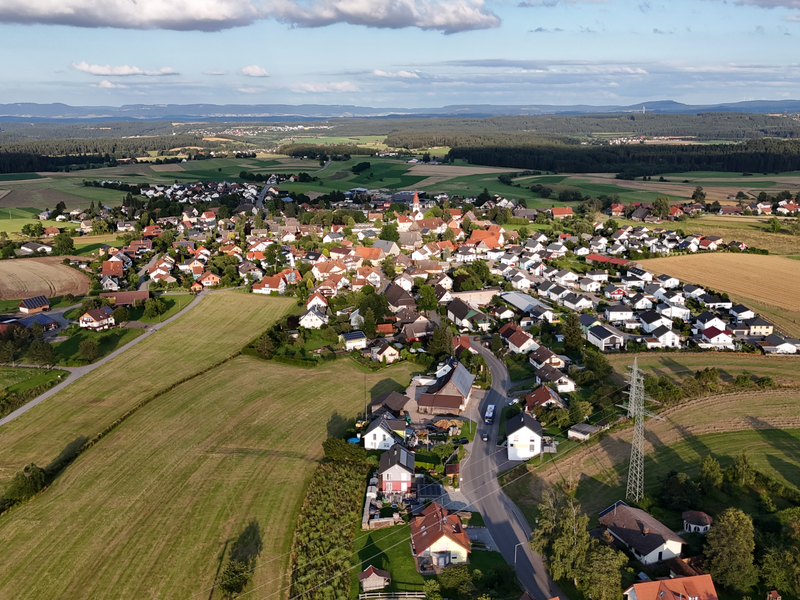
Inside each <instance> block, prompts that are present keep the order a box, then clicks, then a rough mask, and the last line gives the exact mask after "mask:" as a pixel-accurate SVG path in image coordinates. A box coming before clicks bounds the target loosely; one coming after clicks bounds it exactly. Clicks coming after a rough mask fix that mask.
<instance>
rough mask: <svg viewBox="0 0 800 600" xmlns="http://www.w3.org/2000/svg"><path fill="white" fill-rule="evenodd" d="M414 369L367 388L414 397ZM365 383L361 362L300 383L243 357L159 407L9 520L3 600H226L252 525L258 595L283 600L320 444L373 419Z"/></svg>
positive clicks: (394, 372)
mask: <svg viewBox="0 0 800 600" xmlns="http://www.w3.org/2000/svg"><path fill="white" fill-rule="evenodd" d="M187 358H190V357H189V356H187ZM411 368H412V366H411V365H409V364H408V363H403V364H400V365H397V366H396V367H392V368H390V369H388V370H387V371H383V372H381V373H379V374H369V375H367V380H366V385H367V386H368V388H369V389H370V390H371V392H372V393H374V394H376V395H377V394H378V393H381V392H383V391H387V390H392V389H401V388H402V386H404V385H406V384H407V383H408V381H409V375H410V370H411ZM299 377H302V379H303V386H302V388H301V387H297V386H291V385H290V386H287V385H286V382H287V381H296V380H297V379H298V378H299ZM363 378H364V376H363V375H362V374H361V372H360V371H358V370H357V368H356V367H355V365H354V364H353V363H352V362H350V361H349V360H344V361H337V362H336V363H331V364H328V365H325V366H321V367H319V368H317V369H313V370H305V369H304V370H298V369H297V368H296V367H290V366H286V365H281V364H277V363H272V362H264V361H260V360H258V359H255V358H251V357H243V356H240V357H238V358H235V359H234V360H232V361H230V362H228V363H226V364H225V365H222V366H221V367H218V368H216V369H212V370H210V371H208V372H206V373H203V374H202V375H201V376H200V377H198V378H196V379H194V380H192V381H189V382H187V383H185V384H183V385H180V386H178V387H176V388H175V389H173V390H172V391H170V392H168V393H167V394H165V395H163V396H161V397H159V398H157V399H156V400H155V401H153V402H152V403H151V404H148V405H147V406H146V407H144V408H143V409H141V410H140V411H139V412H137V413H136V414H135V415H134V416H133V417H131V418H130V419H129V420H128V421H126V422H125V423H123V424H122V425H121V426H120V427H119V428H118V429H117V430H116V431H115V432H114V433H113V434H112V435H110V436H108V437H106V438H105V439H103V440H102V441H101V442H100V443H98V444H97V445H95V446H94V447H92V448H90V449H89V450H88V451H87V452H86V453H84V454H83V455H82V456H81V457H80V458H79V459H78V460H77V461H76V462H75V463H74V464H73V465H72V466H71V467H69V468H68V469H67V471H66V472H65V473H64V474H63V475H62V476H61V477H60V478H59V479H57V480H56V482H55V483H54V484H53V485H52V486H51V488H50V489H49V490H48V491H47V492H46V493H45V494H43V495H42V496H40V497H38V498H36V499H35V500H34V501H32V502H30V503H28V504H26V505H24V506H21V507H19V508H18V509H16V510H14V511H13V513H11V514H9V515H6V516H5V517H3V518H1V519H0V543H2V544H3V545H4V546H6V547H14V548H15V551H14V552H13V553H12V555H9V556H8V557H7V560H5V561H4V567H3V569H2V573H0V597H14V596H15V591H18V590H20V589H24V590H26V594H28V595H30V597H37V598H74V597H83V598H110V597H116V598H179V599H180V598H189V597H194V595H196V596H197V597H202V598H204V599H208V598H211V599H219V598H221V597H222V596H221V594H220V592H218V591H217V592H215V593H210V591H211V587H212V586H213V584H214V582H215V580H216V578H217V577H218V569H219V566H220V564H223V565H224V562H222V561H223V560H225V561H226V560H227V555H226V554H225V549H226V548H228V549H230V544H231V543H232V542H233V540H235V539H236V538H237V537H238V536H239V534H240V533H241V532H242V530H243V529H244V528H245V527H246V526H247V524H248V523H249V522H250V521H251V520H252V519H255V520H256V521H257V522H258V525H259V528H260V535H261V540H262V542H263V550H262V552H261V555H260V556H259V558H258V560H257V562H256V570H255V572H254V576H253V584H252V585H251V586H250V587H249V588H248V589H256V588H258V587H259V586H261V588H260V590H259V592H258V593H260V594H261V595H264V594H266V595H272V594H273V593H275V592H279V591H280V589H281V587H282V581H283V579H284V578H285V575H286V573H285V571H286V568H287V566H288V563H289V555H288V551H289V548H290V544H291V540H292V536H293V533H294V529H295V524H296V518H297V514H298V512H299V508H300V505H301V503H302V501H303V498H304V492H305V488H306V485H307V483H308V480H309V478H310V476H311V474H312V473H313V471H314V469H315V467H316V464H317V460H318V459H319V458H320V456H321V454H322V446H321V442H322V441H323V440H324V439H325V437H326V436H327V435H329V434H336V433H340V432H341V431H342V430H343V429H344V426H345V423H346V422H347V421H348V420H349V419H350V418H351V417H353V416H355V414H356V412H357V411H358V410H359V408H363V402H364V398H363V394H364V389H363V387H362V383H361V382H362V380H363ZM353 380H357V381H359V384H358V385H355V386H354V385H350V384H351V383H352V382H353ZM233 382H235V384H233ZM120 565H124V568H120ZM281 596H282V594H278V595H276V596H275V597H281ZM255 597H259V596H255Z"/></svg>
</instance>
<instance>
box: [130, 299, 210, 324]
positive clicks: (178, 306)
mask: <svg viewBox="0 0 800 600" xmlns="http://www.w3.org/2000/svg"><path fill="white" fill-rule="evenodd" d="M158 298H159V299H160V300H161V301H162V302H164V304H165V305H166V307H167V310H166V312H165V313H164V314H162V315H159V316H157V317H145V316H144V306H139V307H137V308H130V309H128V314H129V316H130V320H131V321H141V322H142V323H161V322H163V321H165V320H167V319H169V318H170V317H171V316H172V315H174V314H175V313H178V312H180V311H181V310H183V309H184V308H186V306H188V305H189V303H190V302H191V301H192V300H194V298H195V297H194V296H193V295H192V294H162V295H160V296H159V297H158Z"/></svg>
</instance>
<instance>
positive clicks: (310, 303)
mask: <svg viewBox="0 0 800 600" xmlns="http://www.w3.org/2000/svg"><path fill="white" fill-rule="evenodd" d="M311 308H316V309H317V310H318V311H320V312H321V313H324V312H325V311H327V310H328V299H327V298H326V297H325V296H323V295H322V294H320V293H319V292H314V293H313V294H311V295H310V296H309V297H308V299H307V300H306V310H308V309H311Z"/></svg>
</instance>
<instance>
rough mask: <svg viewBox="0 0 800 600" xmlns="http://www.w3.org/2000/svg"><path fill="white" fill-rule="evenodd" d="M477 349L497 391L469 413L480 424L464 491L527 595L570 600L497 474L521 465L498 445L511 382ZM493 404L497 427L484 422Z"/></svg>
mask: <svg viewBox="0 0 800 600" xmlns="http://www.w3.org/2000/svg"><path fill="white" fill-rule="evenodd" d="M473 348H475V349H477V350H478V352H480V353H481V355H482V356H483V357H484V358H485V359H486V364H487V365H488V367H489V370H490V371H491V374H492V387H491V389H490V390H489V391H488V393H487V394H486V396H485V397H484V399H483V400H482V401H481V402H480V403H477V402H476V403H474V404H473V406H472V407H471V408H470V409H469V413H470V414H469V416H470V418H471V419H473V420H474V421H476V422H477V423H479V425H478V431H477V434H476V435H475V441H474V442H473V443H472V448H470V454H469V457H468V458H467V459H466V461H465V463H464V464H463V466H462V475H461V477H462V481H463V492H464V494H465V495H466V496H467V499H468V500H469V501H470V502H471V503H472V505H473V506H474V507H475V508H477V509H478V510H479V511H480V512H481V514H482V515H483V520H484V521H485V522H486V527H487V528H488V529H489V532H490V533H491V534H492V538H494V541H495V542H496V543H497V546H498V548H499V550H500V552H501V553H502V555H503V558H505V559H506V561H507V562H508V564H510V565H512V566H514V568H515V569H516V572H517V577H518V578H519V580H520V581H521V582H522V585H523V586H524V587H525V589H526V590H527V591H528V593H530V594H531V595H532V596H533V597H534V598H536V600H545V599H547V598H553V597H555V596H558V597H559V598H561V600H568V598H567V596H566V595H565V594H564V593H563V592H562V591H561V590H560V589H559V588H558V586H557V585H556V584H555V583H554V582H553V580H552V579H550V576H549V575H548V574H547V571H546V570H545V568H544V562H543V561H542V557H541V556H539V555H538V554H535V553H534V552H533V551H532V550H531V549H530V547H529V546H528V540H529V539H530V536H531V527H530V525H528V522H527V520H526V519H525V517H524V516H523V515H522V513H521V512H520V510H519V508H517V506H516V505H515V504H514V503H513V502H512V501H511V499H510V498H509V497H508V496H506V494H505V492H504V491H503V490H502V488H501V487H500V484H499V482H498V480H497V475H498V473H500V472H501V471H505V470H507V469H510V468H511V467H513V466H515V465H518V464H519V462H509V461H508V460H507V458H506V451H505V450H504V449H503V450H501V449H500V448H498V447H497V445H496V444H497V436H498V433H499V423H500V421H499V415H500V411H501V409H502V407H503V406H505V404H506V403H507V402H508V400H507V398H506V390H507V389H508V385H509V383H510V379H509V375H508V369H506V366H505V364H503V362H502V361H501V360H499V359H498V358H497V357H496V356H495V355H494V354H493V353H492V352H491V351H490V350H489V349H488V348H486V347H484V345H483V342H482V340H481V339H480V338H477V337H476V338H473ZM489 404H494V405H495V406H496V407H497V412H496V417H495V421H494V424H492V425H486V424H485V423H483V415H484V414H485V410H486V407H487V406H488V405H489ZM484 432H486V433H487V434H488V435H489V440H488V442H482V441H481V439H480V434H481V433H484Z"/></svg>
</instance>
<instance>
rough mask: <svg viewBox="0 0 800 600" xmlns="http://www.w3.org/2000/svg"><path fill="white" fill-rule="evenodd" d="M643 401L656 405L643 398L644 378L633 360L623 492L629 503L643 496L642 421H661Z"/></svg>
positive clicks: (629, 391) (637, 500)
mask: <svg viewBox="0 0 800 600" xmlns="http://www.w3.org/2000/svg"><path fill="white" fill-rule="evenodd" d="M645 400H647V401H649V402H653V403H655V404H658V403H657V402H655V400H652V399H650V398H647V397H646V396H645V393H644V377H643V376H642V372H641V371H640V370H639V365H638V363H637V360H636V359H635V358H634V359H633V366H632V367H631V383H630V389H629V390H628V406H627V408H628V418H629V419H633V440H632V441H631V462H630V466H629V468H628V487H627V489H626V490H625V499H626V500H628V501H631V502H639V501H640V500H641V499H642V496H644V420H645V419H646V418H647V417H653V418H655V419H659V420H662V421H663V419H661V417H658V416H656V415H654V414H653V413H651V412H650V411H648V410H647V409H645V406H644V403H645Z"/></svg>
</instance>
